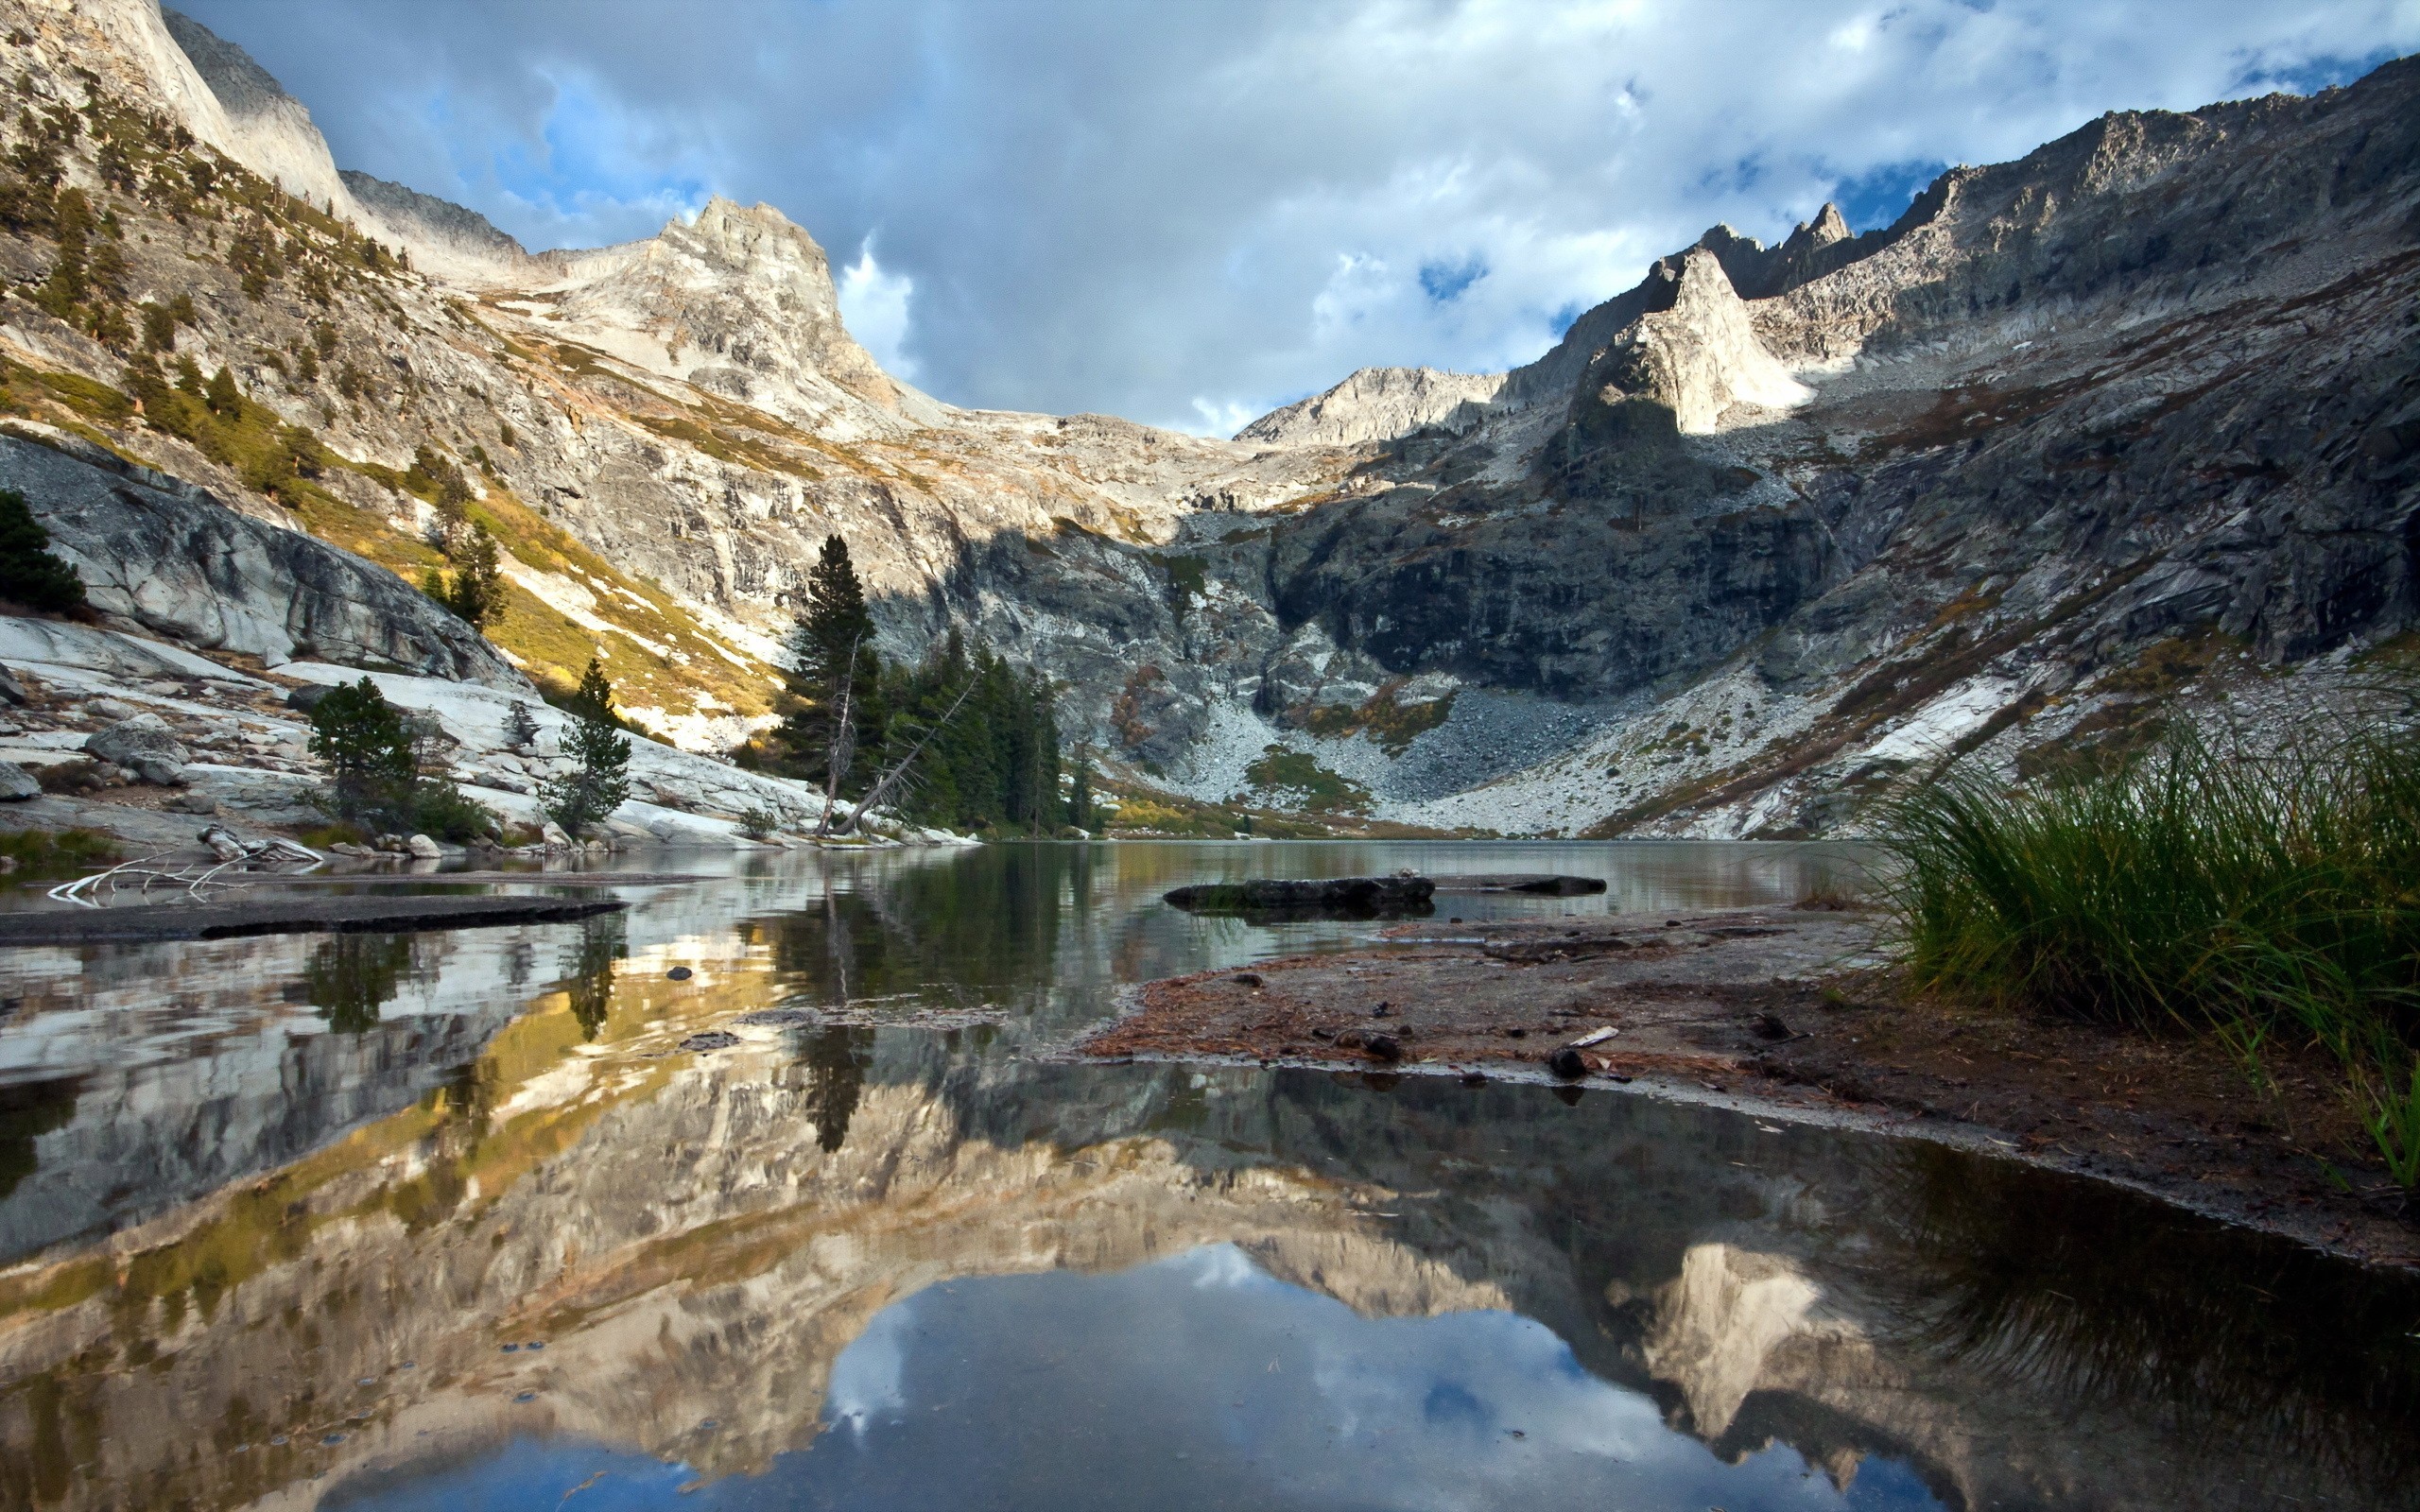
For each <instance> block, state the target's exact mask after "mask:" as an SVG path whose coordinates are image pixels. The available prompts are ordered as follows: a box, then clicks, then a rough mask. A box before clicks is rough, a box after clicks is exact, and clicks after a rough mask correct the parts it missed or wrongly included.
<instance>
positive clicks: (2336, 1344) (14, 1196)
mask: <svg viewBox="0 0 2420 1512" xmlns="http://www.w3.org/2000/svg"><path fill="white" fill-rule="evenodd" d="M716 865H721V863H719V862H717V863H716ZM1407 866H1408V867H1414V868H1420V869H1422V870H1425V871H1428V872H1431V873H1432V874H1435V873H1442V872H1447V871H1478V870H1523V869H1537V870H1545V869H1552V870H1560V871H1572V872H1585V873H1591V874H1595V875H1600V876H1603V877H1605V878H1607V880H1608V882H1609V883H1610V887H1609V890H1608V892H1607V893H1605V894H1603V895H1600V896H1594V897H1583V898H1575V899H1530V898H1514V897H1490V898H1484V899H1482V898H1469V899H1455V900H1452V901H1450V902H1447V903H1445V904H1444V906H1443V907H1441V910H1440V911H1441V913H1442V912H1447V911H1450V912H1454V913H1460V914H1461V915H1463V916H1464V917H1479V916H1485V915H1505V914H1553V913H1590V912H1598V911H1601V910H1604V909H1607V908H1617V909H1623V910H1631V911H1642V912H1654V911H1659V910H1668V909H1674V908H1681V907H1691V906H1707V905H1717V904H1724V903H1740V902H1772V901H1786V900H1789V899H1792V898H1795V897H1798V896H1801V895H1803V894H1804V893H1805V892H1806V891H1807V890H1808V889H1810V888H1812V887H1815V886H1818V885H1842V884H1848V883H1853V881H1854V878H1855V876H1856V875H1857V866H1858V858H1857V857H1856V856H1855V855H1854V854H1853V853H1850V852H1846V851H1838V850H1824V849H1821V848H1813V847H1787V846H1749V845H1694V844H1671V845H1634V844H1620V845H1582V844H1552V845H1516V844H1504V845H1494V844H1490V845H1426V844H1387V845H1326V846H1293V845H1271V844H1257V845H1210V844H1202V845H1193V844H1165V845H1147V844H1126V845H1115V846H1093V847H1068V846H1029V847H1018V846H1003V847H992V848H986V849H983V850H979V851H949V852H892V853H890V854H879V855H867V856H832V857H816V856H793V857H785V858H779V859H774V860H769V861H765V862H760V863H755V864H752V865H749V864H741V865H738V866H737V867H735V869H732V870H731V871H730V872H729V873H728V874H727V875H721V876H717V877H715V878H713V879H711V880H707V881H701V882H695V883H686V884H633V885H628V886H626V887H625V888H623V889H622V891H623V894H624V896H626V897H627V898H628V900H629V901H630V903H631V908H630V910H629V912H627V913H626V914H622V915H618V916H611V917H607V918H601V919H589V920H585V921H582V922H580V923H574V924H560V925H544V926H531V927H527V928H510V929H494V930H478V931H465V932H461V933H458V934H455V935H424V936H408V937H388V936H285V937H278V938H268V939H254V940H235V941H219V942H196V943H183V944H174V945H150V946H121V947H95V948H90V949H81V950H74V951H21V952H14V953H9V954H0V1012H5V1015H6V1017H5V1019H4V1020H0V1508H15V1507H43V1508H48V1507H115V1506H125V1507H155V1506H156V1507H168V1506H191V1507H198V1508H200V1507H237V1506H253V1505H259V1506H275V1507H329V1508H337V1507H342V1508H361V1509H369V1508H378V1509H405V1508H414V1509H417V1508H431V1509H437V1508H442V1509H445V1512H468V1509H478V1508H500V1509H501V1508H514V1509H518V1508H552V1507H573V1508H581V1507H586V1508H598V1507H610V1508H631V1507H657V1506H673V1505H680V1506H689V1507H700V1506H703V1507H826V1506H831V1507H841V1506H845V1507H884V1508H889V1507H897V1508H925V1507H1005V1508H1078V1507H1137V1508H1160V1507H1169V1508H1190V1507H1205V1508H1206V1507H1237V1508H1294V1507H1304V1508H1392V1507H1495V1506H1517V1507H1521V1508H1524V1509H1528V1508H1554V1507H1590V1508H1603V1507H1619V1508H1672V1509H1685V1512H1703V1509H1705V1508H1718V1507H1719V1508H1723V1509H1725V1512H1747V1509H1751V1508H1775V1509H1782V1508H1789V1509H1796V1508H1842V1507H1847V1508H1925V1507H1949V1508H1967V1507H1975V1508H1980V1507H2093V1508H2117V1507H2146V1508H2148V1507H2237V1506H2242V1507H2253V1506H2258V1507H2271V1506H2280V1505H2290V1504H2297V1503H2299V1504H2303V1505H2341V1506H2369V1507H2394V1506H2420V1289H2415V1288H2414V1287H2413V1286H2411V1284H2408V1283H2406V1282H2404V1281H2401V1280H2394V1279H2390V1278H2384V1277H2379V1276H2376V1275H2372V1274H2369V1273H2364V1272H2360V1271H2358V1270H2355V1269H2353V1268H2351V1267H2348V1266H2344V1265H2341V1264H2338V1263H2332V1262H2327V1261H2325V1260H2322V1259H2319V1258H2317V1257H2314V1256H2311V1255H2308V1254H2307V1253H2305V1252H2302V1251H2299V1250H2296V1249H2293V1248H2292V1247H2290V1246H2284V1245H2281V1244H2276V1243H2273V1242H2269V1241H2265V1240H2261V1239H2258V1238H2256V1237H2254V1236H2250V1235H2246V1234H2241V1233H2238V1232H2233V1231H2230V1230H2224V1229H2218V1228H2216V1227H2214V1226H2211V1225H2207V1224H2204V1223H2201V1222H2199V1221H2196V1220H2192V1219H2189V1218H2187V1217H2184V1216H2181V1215H2178V1214H2175V1213H2173V1212H2171V1211H2168V1210H2165V1209H2161V1208H2158V1207H2156V1206H2153V1205H2151V1204H2149V1203H2146V1202H2142V1201H2140V1200H2137V1199H2134V1198H2131V1197H2128V1196H2126V1195H2124V1194H2118V1193H2115V1192H2112V1191H2107V1190H2103V1189H2100V1188H2097V1187H2093V1186H2089V1185H2086V1184H2083V1183H2078V1182H2074V1181H2070V1180H2066V1179H2060V1178H2053V1177H2044V1176H2040V1175H2038V1174H2033V1173H2029V1172H2026V1171H2023V1170H2020V1169H2018V1168H2015V1167H2013V1166H2010V1165H2007V1164H2005V1163H2003V1162H1997V1161H1990V1160H1978V1159H1974V1158H1970V1157H1965V1156H1962V1155H1956V1154H1952V1153H1950V1152H1945V1151H1942V1150H1938V1149H1934V1148H1931V1147H1928V1146H1925V1145H1922V1144H1917V1143H1909V1142H1902V1141H1893V1140H1888V1139H1880V1138H1876V1137H1873V1136H1867V1135H1857V1134H1849V1133H1841V1132H1835V1131H1822V1130H1809V1129H1797V1128H1781V1127H1780V1126H1779V1125H1767V1124H1760V1123H1759V1121H1758V1120H1756V1119H1755V1118H1751V1117H1745V1116H1741V1115H1737V1114H1732V1113H1727V1112H1723V1111H1720V1110H1715V1109H1708V1108H1695V1107H1678V1106H1672V1105H1667V1104H1663V1103H1659V1102H1656V1101H1654V1100H1652V1099H1651V1098H1647V1097H1644V1096H1634V1095H1629V1094H1626V1093H1614V1092H1603V1091H1591V1092H1588V1093H1585V1094H1576V1093H1573V1092H1570V1091H1567V1090H1566V1091H1557V1090H1554V1089H1548V1088H1545V1087H1531V1086H1513V1085H1506V1084H1501V1083H1498V1084H1491V1085H1488V1086H1485V1087H1480V1088H1465V1087H1462V1086H1461V1085H1459V1084H1457V1083H1454V1082H1450V1081H1443V1080H1436V1079H1429V1078H1422V1077H1416V1076H1407V1077H1403V1078H1400V1079H1396V1078H1392V1077H1384V1076H1381V1077H1375V1078H1365V1077H1362V1076H1358V1075H1334V1076H1332V1075H1328V1074H1313V1073H1305V1072H1287V1071H1261V1070H1253V1069H1245V1068H1233V1069H1217V1070H1201V1071H1197V1070H1191V1069H1187V1068H1182V1067H1169V1066H1150V1065H1129V1066H1109V1067H1095V1066H1080V1065H1072V1064H1067V1063H1064V1062H1063V1061H1061V1060H1058V1059H1055V1058H1053V1056H1052V1052H1053V1051H1054V1049H1055V1048H1056V1047H1058V1046H1061V1045H1063V1044H1064V1043H1065V1042H1066V1041H1067V1040H1069V1039H1070V1038H1072V1037H1073V1036H1075V1035H1077V1034H1079V1033H1080V1032H1081V1031H1082V1030H1083V1029H1084V1028H1085V1027H1086V1026H1087V1025H1089V1024H1091V1023H1093V1022H1098V1020H1099V1019H1101V1018H1102V1017H1104V1016H1106V1015H1109V1014H1112V1013H1115V1011H1116V1010H1117V997H1118V992H1119V989H1120V988H1121V987H1123V986H1125V985H1128V984H1132V983H1135V982H1139V981H1145V980H1149V979H1150V978H1152V977H1154V976H1160V975H1166V974H1169V973H1172V972H1176V971H1192V970H1198V969H1201V968H1204V967H1209V966H1222V965H1240V964H1243V963H1245V962H1248V961H1251V960H1254V959H1260V958H1265V957H1268V956H1271V955H1276V954H1292V953H1297V952H1301V951H1305V950H1319V949H1331V948H1338V947H1340V946H1347V945H1355V944H1358V943H1361V942H1363V941H1365V940H1366V939H1367V938H1368V936H1370V935H1371V934H1372V933H1373V932H1374V926H1371V925H1367V924H1354V923H1314V922H1288V923H1285V924H1279V925H1266V926H1265V925H1256V924H1251V923H1246V922H1243V921H1240V920H1235V919H1196V918H1191V917H1188V916H1185V915H1183V914H1180V913H1177V912H1175V911H1173V910H1171V909H1168V908H1167V907H1165V906H1164V905H1162V904H1161V903H1159V902H1158V901H1157V900H1158V896H1159V894H1160V893H1161V892H1162V891H1164V890H1165V889H1167V888H1168V887H1172V886H1175V885H1180V884H1183V883H1188V882H1200V881H1211V880H1219V879H1224V878H1233V877H1239V876H1243V875H1250V874H1260V875H1318V874H1331V875H1334V874H1349V873H1357V872H1370V871H1391V870H1393V869H1395V868H1399V867H1407ZM675 968H686V969H688V971H689V973H690V974H689V975H688V976H687V977H686V978H685V979H682V980H674V979H672V978H671V977H669V976H668V975H667V973H668V972H669V971H672V970H673V969H675ZM765 1009H789V1010H795V1011H793V1012H792V1013H790V1014H788V1015H786V1016H785V1017H786V1019H787V1021H788V1022H782V1023H778V1024H774V1025H749V1024H744V1023H739V1022H736V1021H738V1020H739V1019H741V1018H742V1017H743V1016H744V1015H747V1014H750V1013H752V1012H757V1011H760V1010H765ZM700 1034H713V1035H716V1036H717V1038H715V1039H712V1040H696V1039H694V1038H693V1037H696V1036H699V1035H700ZM722 1036H728V1037H730V1038H729V1042H725V1040H723V1039H722V1038H721V1037H722ZM684 1041H687V1042H688V1044H689V1045H690V1048H683V1043H684ZM704 1045H712V1046H715V1048H700V1046H704Z"/></svg>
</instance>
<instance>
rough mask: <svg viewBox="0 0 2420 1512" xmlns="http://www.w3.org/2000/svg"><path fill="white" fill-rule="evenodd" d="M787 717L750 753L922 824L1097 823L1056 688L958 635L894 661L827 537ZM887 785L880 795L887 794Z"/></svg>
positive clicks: (841, 550)
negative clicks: (1072, 758) (1065, 739)
mask: <svg viewBox="0 0 2420 1512" xmlns="http://www.w3.org/2000/svg"><path fill="white" fill-rule="evenodd" d="M789 651H790V656H791V660H792V667H791V670H790V672H789V674H788V676H787V678H786V679H784V690H783V692H784V697H783V700H782V701H783V704H784V706H785V716H784V718H783V720H782V724H781V726H780V728H779V729H778V730H776V731H774V733H773V737H772V739H771V741H770V742H769V746H770V747H771V749H770V750H769V751H768V750H765V749H763V748H761V747H755V746H751V747H747V748H746V749H744V750H743V752H742V759H743V761H746V760H749V759H751V758H752V759H753V760H754V761H755V762H756V763H757V764H758V765H772V766H774V767H775V768H777V769H778V770H781V771H783V772H784V773H786V774H787V775H789V776H792V777H796V778H799V779H801V780H803V781H805V782H812V783H814V784H815V785H817V786H818V787H821V788H825V789H827V790H828V791H831V792H833V793H834V794H835V795H836V796H837V797H838V798H839V799H843V800H844V801H847V802H851V803H856V802H861V801H864V800H866V799H868V798H869V797H871V798H873V800H874V801H875V802H876V803H878V804H879V805H880V806H882V807H886V808H890V809H892V810H895V811H896V812H898V813H899V814H900V815H901V816H904V817H907V818H908V819H910V820H913V821H914V822H916V823H919V824H927V825H938V826H942V827H944V828H947V829H953V830H993V831H997V832H1003V833H1019V834H1055V833H1058V831H1059V830H1060V829H1061V828H1063V826H1066V825H1070V824H1073V825H1077V826H1080V827H1083V828H1090V825H1091V820H1092V813H1091V806H1092V805H1091V799H1090V787H1091V783H1090V781H1089V774H1087V773H1086V772H1085V771H1084V770H1083V766H1082V764H1081V762H1080V761H1079V762H1077V763H1074V764H1072V765H1073V770H1070V765H1071V764H1069V763H1068V762H1067V761H1066V759H1065V758H1064V757H1063V754H1062V752H1061V749H1060V740H1059V722H1058V718H1057V715H1056V714H1055V713H1054V712H1053V708H1052V705H1053V701H1054V700H1053V698H1052V696H1051V689H1050V683H1049V681H1048V679H1046V678H1044V677H1043V676H1042V675H1041V674H1040V673H1037V672H1019V671H1018V670H1017V669H1016V668H1014V667H1012V666H1011V665H1010V664H1009V663H1008V662H1005V661H1003V660H1002V659H1001V658H999V657H997V656H994V655H993V654H992V653H991V651H990V650H988V649H987V648H985V647H983V646H981V645H979V644H977V645H969V644H967V643H966V641H965V639H964V638H963V637H962V636H961V635H960V634H959V632H957V631H955V630H953V631H951V632H950V634H949V636H948V637H947V638H946V639H945V640H943V641H942V642H940V643H938V644H936V645H935V646H934V647H933V648H932V650H931V651H930V652H928V653H927V654H926V655H925V658H924V660H922V661H921V662H914V663H899V662H889V661H886V660H885V659H884V658H883V657H882V656H881V655H880V654H879V653H877V652H876V651H875V650H874V648H873V615H872V614H870V613H869V612H868V611H867V610H866V603H865V591H864V587H863V585H862V584H861V583H860V582H859V581H858V578H857V574H856V566H855V565H854V564H853V563H852V562H851V561H850V559H849V548H848V545H847V543H846V542H845V541H842V540H841V539H840V538H839V537H838V536H832V537H830V538H828V539H827V540H825V541H824V543H823V550H822V553H821V556H820V558H818V560H817V562H816V565H815V567H814V569H813V570H812V571H811V572H810V573H809V575H808V580H807V589H806V594H805V603H804V606H803V607H802V608H801V610H800V613H799V616H798V621H797V623H796V625H795V626H794V627H792V629H791V632H790V637H789ZM877 790H879V791H877Z"/></svg>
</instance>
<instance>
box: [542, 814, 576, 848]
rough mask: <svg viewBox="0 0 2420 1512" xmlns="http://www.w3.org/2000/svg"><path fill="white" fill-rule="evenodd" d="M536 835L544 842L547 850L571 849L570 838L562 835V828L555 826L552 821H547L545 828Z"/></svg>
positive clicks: (558, 825)
mask: <svg viewBox="0 0 2420 1512" xmlns="http://www.w3.org/2000/svg"><path fill="white" fill-rule="evenodd" d="M538 833H539V834H540V835H541V836H542V837H543V838H544V840H545V842H546V849H547V850H549V851H568V850H570V849H572V843H571V836H570V835H568V834H565V833H563V827H562V825H560V824H557V823H556V822H555V821H554V820H552V819H548V820H547V821H546V827H545V828H544V829H543V830H541V831H539V832H538Z"/></svg>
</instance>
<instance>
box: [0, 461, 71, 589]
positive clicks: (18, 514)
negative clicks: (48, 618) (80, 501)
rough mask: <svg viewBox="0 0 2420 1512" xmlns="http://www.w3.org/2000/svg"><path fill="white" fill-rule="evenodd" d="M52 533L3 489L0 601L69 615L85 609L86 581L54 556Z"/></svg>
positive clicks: (11, 491) (22, 502)
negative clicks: (8, 601)
mask: <svg viewBox="0 0 2420 1512" xmlns="http://www.w3.org/2000/svg"><path fill="white" fill-rule="evenodd" d="M49 545H50V532H49V531H47V530H45V529H43V525H42V522H41V521H39V520H37V519H35V518H34V512H33V510H32V508H31V507H28V506H27V505H26V496H25V495H24V494H22V493H19V492H18V491H17V490H14V489H0V598H7V599H11V600H14V601H15V602H17V603H19V604H23V605H24V606H25V607H26V608H27V609H30V610H42V611H43V612H44V613H51V614H67V613H73V612H74V611H76V610H80V609H82V608H84V607H85V606H84V580H83V579H82V578H80V577H78V576H76V569H75V568H73V567H70V566H68V565H67V563H65V562H63V561H61V560H60V559H59V558H57V557H55V556H53V555H51V553H50V551H49V550H48V549H47V548H48V547H49Z"/></svg>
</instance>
